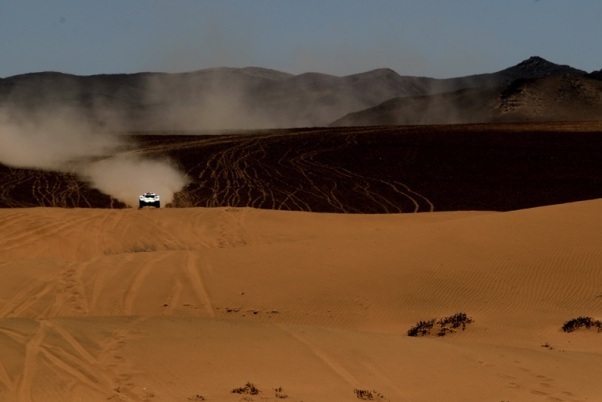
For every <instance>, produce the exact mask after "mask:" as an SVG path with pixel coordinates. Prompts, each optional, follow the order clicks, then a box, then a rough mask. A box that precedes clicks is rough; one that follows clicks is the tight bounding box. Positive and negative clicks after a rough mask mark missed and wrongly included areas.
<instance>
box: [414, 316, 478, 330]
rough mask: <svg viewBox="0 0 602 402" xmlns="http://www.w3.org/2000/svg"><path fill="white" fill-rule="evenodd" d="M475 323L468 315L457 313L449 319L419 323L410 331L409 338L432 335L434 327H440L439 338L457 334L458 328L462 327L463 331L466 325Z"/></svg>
mask: <svg viewBox="0 0 602 402" xmlns="http://www.w3.org/2000/svg"><path fill="white" fill-rule="evenodd" d="M472 322H473V319H472V318H470V317H468V315H466V313H456V314H454V315H450V316H448V317H443V318H440V319H439V320H436V319H432V320H429V321H419V322H418V323H417V324H416V325H415V326H413V327H412V328H410V329H409V330H408V335H409V336H426V335H429V334H430V333H431V330H432V329H433V326H434V325H435V324H437V325H438V327H439V330H438V331H437V336H445V335H446V334H448V333H452V332H456V329H457V328H460V327H462V331H464V330H465V329H466V325H467V324H470V323H472Z"/></svg>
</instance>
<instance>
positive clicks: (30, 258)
mask: <svg viewBox="0 0 602 402" xmlns="http://www.w3.org/2000/svg"><path fill="white" fill-rule="evenodd" d="M0 228H1V230H0V317H1V320H0V400H1V401H71V400H73V401H103V400H114V401H189V400H207V401H240V400H247V401H249V400H256V401H263V400H267V401H277V400H278V401H279V400H287V401H305V402H313V401H318V402H319V401H329V402H331V401H358V400H360V399H358V397H357V395H356V393H355V392H354V390H365V391H370V392H371V393H372V397H373V400H388V401H492V402H500V401H585V400H587V401H602V381H601V380H600V379H602V333H596V332H595V331H585V330H581V331H577V332H575V333H570V334H567V333H564V332H562V331H561V330H560V328H561V326H562V324H563V323H564V322H565V321H567V320H569V319H571V318H575V317H577V316H582V315H584V316H592V317H594V318H597V319H602V247H601V246H602V241H601V240H602V200H596V201H587V202H579V203H572V204H564V205H558V206H550V207H543V208H535V209H530V210H521V211H515V212H507V213H487V212H455V213H429V214H405V215H335V214H312V213H300V212H280V211H266V210H254V209H231V208H226V209H224V208H219V209H161V210H142V211H138V210H134V209H128V210H91V209H75V210H73V209H71V210H69V209H52V208H34V209H5V210H0ZM460 311H462V312H465V313H467V314H468V315H469V316H471V317H472V318H473V319H474V321H475V322H474V323H473V324H470V325H469V326H468V327H467V329H466V330H465V331H459V332H457V333H454V334H449V335H447V336H445V337H436V336H429V337H421V338H412V337H408V336H407V335H406V332H407V330H408V329H409V328H410V327H411V326H413V325H414V324H415V323H416V322H417V321H419V320H427V319H431V318H438V317H443V316H446V315H451V314H454V313H456V312H460ZM542 345H546V346H542ZM247 382H251V383H253V384H254V385H255V386H256V387H257V388H258V389H259V390H260V391H261V392H260V393H259V394H257V395H250V394H244V393H243V394H238V393H232V392H231V391H232V390H233V389H235V388H239V387H244V385H245V384H246V383H247ZM280 387H281V389H280ZM275 389H278V390H275ZM285 396H286V397H285Z"/></svg>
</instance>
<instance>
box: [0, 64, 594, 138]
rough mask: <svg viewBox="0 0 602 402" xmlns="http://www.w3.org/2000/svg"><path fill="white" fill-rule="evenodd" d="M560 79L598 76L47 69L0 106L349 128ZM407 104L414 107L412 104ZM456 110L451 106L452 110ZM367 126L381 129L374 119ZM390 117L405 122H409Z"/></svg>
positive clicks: (146, 123)
mask: <svg viewBox="0 0 602 402" xmlns="http://www.w3.org/2000/svg"><path fill="white" fill-rule="evenodd" d="M600 71H602V70H600ZM559 75H569V76H575V77H586V78H587V79H591V80H594V79H596V78H597V77H600V76H601V75H602V74H601V73H600V72H591V73H586V72H585V71H582V70H579V69H575V68H573V67H570V66H568V65H559V64H555V63H552V62H549V61H547V60H545V59H543V58H541V57H538V56H533V57H530V58H528V59H526V60H523V61H522V62H520V63H518V64H516V65H514V66H511V67H508V68H505V69H503V70H500V71H497V72H493V73H484V74H475V75H469V76H464V77H454V78H444V79H440V78H431V77H420V76H406V75H400V74H398V73H397V72H395V71H394V70H392V69H390V68H377V69H373V70H369V71H366V72H362V73H357V74H350V75H345V76H335V75H329V74H323V73H319V72H306V73H302V74H290V73H286V72H282V71H278V70H273V69H269V68H263V67H244V68H233V67H218V68H209V69H202V70H196V71H190V72H184V73H161V72H139V73H129V74H95V75H87V76H79V75H73V74H66V73H61V72H52V71H46V72H39V73H27V74H20V75H15V76H11V77H7V78H0V108H5V109H7V110H11V111H12V110H17V111H25V112H26V113H27V112H31V111H34V112H35V111H39V110H46V109H48V108H50V109H52V108H56V107H62V108H68V109H72V110H74V111H76V113H78V114H80V115H82V116H84V118H87V119H90V120H92V121H96V122H98V123H102V119H106V118H107V117H106V116H113V117H112V118H114V119H115V120H119V123H120V124H119V125H120V126H123V128H125V129H142V130H144V129H199V128H205V129H214V128H216V129H229V128H235V129H236V128H286V127H307V126H326V125H332V124H334V125H336V124H345V125H347V124H350V123H348V122H349V120H353V119H354V118H356V117H357V115H355V117H354V118H351V117H350V116H352V114H353V113H362V112H363V113H368V112H367V111H369V110H371V109H373V108H375V107H377V106H380V105H381V104H383V103H386V102H389V101H391V100H393V99H396V98H410V97H425V96H426V97H429V96H434V98H430V99H431V100H434V101H435V102H439V103H441V99H447V100H448V101H450V100H453V99H456V98H462V99H465V100H467V96H468V94H470V93H471V92H470V91H469V92H462V93H461V94H462V96H458V95H460V94H457V95H456V96H453V95H447V96H443V95H441V94H443V93H453V92H456V91H462V90H466V89H476V88H480V89H482V90H483V91H484V92H489V91H486V89H489V88H499V91H500V93H501V92H503V91H504V89H505V88H504V87H506V86H509V85H512V83H513V82H515V81H516V80H532V79H536V80H538V79H544V78H546V77H550V76H559ZM483 91H481V92H483ZM478 92H479V91H476V92H473V93H474V94H476V93H478ZM424 100H425V99H423V101H424ZM475 101H476V100H475ZM407 102H408V100H407V99H406V103H407ZM393 103H394V102H393ZM397 103H404V102H403V101H399V102H397ZM413 103H414V104H415V106H416V105H418V104H420V101H416V100H415V101H414V102H413ZM423 103H424V102H423ZM390 104H391V102H389V105H390ZM440 107H443V105H442V106H440ZM458 107H462V104H461V103H460V104H457V105H456V104H450V109H451V108H456V109H457V108H458ZM381 109H382V107H381ZM400 113H402V114H403V110H401V111H400ZM565 114H566V113H565ZM345 119H347V120H345ZM368 120H371V122H372V123H374V124H387V122H386V121H379V120H378V119H377V118H376V117H374V118H372V119H368ZM398 120H400V121H408V122H412V119H409V118H407V117H403V118H400V119H398ZM415 120H416V119H415ZM469 120H470V119H469ZM419 121H420V120H419ZM337 122H339V123H337ZM443 122H444V123H454V122H455V121H454V120H453V119H452V120H449V121H443ZM460 122H466V119H463V120H461V121H460ZM409 124H410V123H409Z"/></svg>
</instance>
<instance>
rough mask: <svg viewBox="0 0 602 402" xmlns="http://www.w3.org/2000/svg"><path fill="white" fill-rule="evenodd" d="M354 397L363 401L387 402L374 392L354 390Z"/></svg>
mask: <svg viewBox="0 0 602 402" xmlns="http://www.w3.org/2000/svg"><path fill="white" fill-rule="evenodd" d="M353 392H354V393H355V397H356V398H357V399H361V400H363V401H388V399H387V398H385V396H384V395H383V394H381V393H380V392H378V391H376V390H372V391H369V390H367V389H354V390H353Z"/></svg>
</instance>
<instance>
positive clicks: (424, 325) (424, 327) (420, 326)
mask: <svg viewBox="0 0 602 402" xmlns="http://www.w3.org/2000/svg"><path fill="white" fill-rule="evenodd" d="M433 325H435V319H434V318H433V319H432V320H429V321H419V322H418V323H417V324H416V325H414V326H413V327H412V328H410V329H408V335H409V336H425V335H428V334H430V333H431V329H432V328H433Z"/></svg>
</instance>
